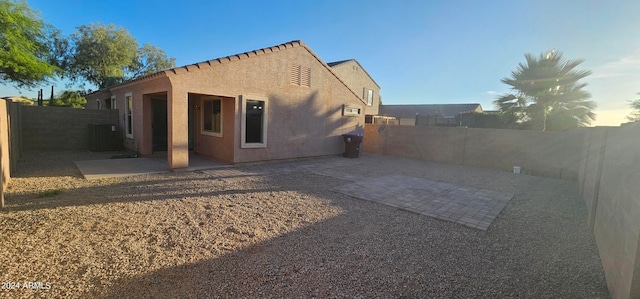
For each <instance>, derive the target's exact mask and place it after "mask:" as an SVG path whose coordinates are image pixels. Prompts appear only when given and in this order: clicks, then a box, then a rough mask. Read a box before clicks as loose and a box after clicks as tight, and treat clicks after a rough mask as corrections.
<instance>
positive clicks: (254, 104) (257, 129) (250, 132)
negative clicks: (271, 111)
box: [241, 96, 268, 148]
mask: <svg viewBox="0 0 640 299" xmlns="http://www.w3.org/2000/svg"><path fill="white" fill-rule="evenodd" d="M267 116H268V105H267V98H264V97H256V96H243V97H242V123H241V125H242V127H241V139H242V140H241V147H242V148H259V147H266V146H267V124H268V122H267Z"/></svg>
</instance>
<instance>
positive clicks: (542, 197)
mask: <svg viewBox="0 0 640 299" xmlns="http://www.w3.org/2000/svg"><path fill="white" fill-rule="evenodd" d="M111 154H113V153H89V152H84V151H65V152H52V153H47V152H29V153H25V155H24V157H23V158H22V159H21V162H20V169H19V173H18V175H17V177H15V178H13V181H12V183H11V184H10V186H9V190H8V193H7V194H5V197H6V204H7V208H5V209H4V210H2V211H0V244H2V245H1V246H2V250H0V276H2V277H1V280H2V281H3V282H20V283H22V282H42V283H47V282H48V283H49V284H50V286H51V287H50V289H48V290H30V289H13V290H7V289H2V290H0V297H11V298H20V297H25V298H26V297H29V298H31V297H47V298H51V297H55V298H62V297H65V298H216V297H222V298H237V297H259V298H263V297H276V298H281V297H294V298H310V297H319V298H326V297H339V298H342V297H349V298H380V297H411V298H416V297H419V298H609V294H608V291H607V288H606V284H605V279H604V274H603V270H602V266H601V263H600V259H599V257H598V253H597V249H596V246H595V242H594V240H593V236H592V235H591V233H590V232H589V230H588V228H587V225H586V209H585V207H584V203H583V202H582V201H581V200H580V199H579V196H578V194H577V190H578V188H577V184H576V183H575V182H569V181H561V180H555V179H546V178H539V177H532V176H527V175H514V174H511V173H508V172H501V171H495V170H486V169H479V168H471V167H463V166H454V165H443V164H435V163H426V162H419V161H415V160H408V159H401V158H392V157H380V156H364V157H361V158H360V159H357V160H350V159H344V158H341V157H329V158H319V159H309V160H301V161H296V162H282V163H271V164H263V165H253V166H241V167H235V168H232V169H233V172H229V173H235V174H236V175H227V176H225V177H217V176H214V175H212V174H211V173H212V172H207V171H196V172H176V173H167V174H155V175H145V176H137V177H130V178H117V179H103V180H97V181H87V180H84V179H83V178H82V177H81V175H80V172H79V171H78V170H77V169H76V167H75V166H74V164H73V162H72V161H73V160H83V159H103V158H106V157H109V155H111ZM340 161H349V163H350V164H352V163H358V164H353V165H345V166H337V163H339V162H340ZM323 164H331V165H335V167H333V168H332V172H334V173H336V172H338V173H340V172H341V173H345V174H353V175H357V176H360V177H380V176H383V175H389V174H398V175H405V176H411V177H417V178H424V179H429V180H434V181H441V182H448V183H452V184H458V185H462V186H470V187H476V188H483V189H489V190H495V191H501V192H511V193H514V194H515V196H514V198H513V199H511V201H510V202H509V203H508V204H507V206H506V207H505V208H504V209H503V210H502V212H501V213H500V214H499V215H498V217H497V218H496V219H495V220H494V222H493V223H492V224H491V226H490V227H489V229H488V230H487V231H481V230H476V229H472V228H468V227H465V226H462V225H460V224H456V223H452V222H446V221H441V220H437V219H433V218H430V217H426V216H421V215H417V214H414V213H410V212H407V211H402V210H398V209H396V208H392V207H389V206H385V205H381V204H376V203H372V202H369V201H365V200H359V199H354V198H351V197H348V196H346V195H342V194H340V193H336V192H334V191H332V189H334V188H336V187H338V186H341V185H344V184H347V183H349V182H348V181H345V180H341V179H338V178H336V177H331V176H326V175H319V174H314V173H313V172H309V171H304V169H305V166H307V165H311V166H313V165H323ZM270 169H280V170H282V169H288V170H291V171H271V172H269V170H270ZM242 173H247V174H251V173H271V174H270V175H246V176H245V175H241V174H242ZM237 174H240V175H237Z"/></svg>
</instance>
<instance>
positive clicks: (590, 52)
mask: <svg viewBox="0 0 640 299" xmlns="http://www.w3.org/2000/svg"><path fill="white" fill-rule="evenodd" d="M28 4H29V6H30V7H31V8H32V9H35V10H38V11H40V13H41V16H42V17H43V19H45V20H46V21H47V22H49V23H51V24H53V25H54V26H55V27H57V28H58V29H60V30H62V31H63V33H64V34H66V35H70V34H71V33H73V32H74V31H75V28H76V27H78V26H80V25H83V24H89V23H92V22H102V23H106V24H108V23H113V24H116V25H119V26H123V27H125V28H127V29H128V30H129V31H130V33H131V34H132V35H133V36H134V37H136V39H137V40H138V42H139V43H140V44H143V43H151V44H153V45H156V46H159V47H160V48H162V49H164V50H165V51H166V52H167V54H168V55H169V56H171V57H175V58H176V62H177V64H178V65H186V64H191V63H195V62H200V61H204V60H209V59H212V58H217V57H222V56H227V55H231V54H236V53H242V52H246V51H250V50H254V49H259V48H263V47H268V46H273V45H277V44H280V43H284V42H288V41H291V40H298V39H299V40H302V41H304V42H305V43H306V44H307V45H308V46H310V47H311V48H312V49H313V50H314V51H315V52H316V53H317V54H318V55H319V56H320V57H321V58H322V59H323V60H324V61H325V62H331V61H337V60H343V59H351V58H355V59H357V60H358V61H359V62H360V64H362V65H363V67H364V68H365V69H366V70H367V71H368V72H369V74H371V76H372V77H373V78H374V79H375V80H376V81H377V82H378V84H379V85H380V86H381V88H382V90H381V95H382V99H383V102H384V103H385V104H422V103H424V104H433V103H480V104H482V106H483V108H484V109H485V110H491V109H494V107H493V104H492V100H494V99H495V98H496V97H497V96H499V95H500V94H502V93H505V92H508V91H509V90H508V88H507V86H506V85H504V84H502V83H501V82H500V79H502V78H504V77H507V76H509V75H510V73H511V71H513V70H515V69H516V67H517V65H518V63H520V62H522V61H524V56H523V55H524V53H533V54H536V55H537V54H539V53H541V52H546V51H549V50H551V49H556V50H558V51H561V52H563V53H564V56H565V58H571V59H575V58H582V59H585V62H584V63H583V64H581V66H580V68H581V69H587V70H591V71H592V72H593V74H592V75H591V76H589V77H587V78H586V79H585V80H584V82H587V83H588V84H589V86H588V87H587V88H586V90H587V91H589V92H590V93H591V94H592V100H594V101H595V102H596V103H597V104H598V109H597V110H596V113H597V114H598V120H597V121H596V124H597V125H619V124H620V123H621V122H624V117H625V116H626V115H627V114H628V112H629V109H628V102H627V101H628V100H632V99H635V98H637V97H638V96H637V95H636V93H637V92H640V38H638V32H640V17H639V16H638V14H637V13H638V12H639V11H640V1H637V0H628V1H626V0H621V1H599V0H598V1H596V0H582V1H573V0H563V1H557V0H556V1H550V0H539V1H525V0H521V1H511V0H509V1H497V0H487V1H458V0H451V1H444V0H443V1H435V0H433V1H376V0H367V1H359V0H357V1H304V0H297V1H277V0H274V1H231V0H230V1H193V0H182V1H175V0H172V1H168V0H156V1H131V0H128V1H121V0H111V1H88V0H85V1H81V0H57V1H51V0H29V1H28ZM63 87H64V84H59V88H58V89H57V90H61V89H62V88H63ZM43 88H44V89H45V90H47V88H46V86H43ZM0 94H1V95H19V94H22V95H25V96H28V97H36V94H37V92H36V91H35V90H34V91H29V90H21V91H18V90H15V89H13V88H12V87H10V86H0ZM46 94H48V93H47V92H45V95H46Z"/></svg>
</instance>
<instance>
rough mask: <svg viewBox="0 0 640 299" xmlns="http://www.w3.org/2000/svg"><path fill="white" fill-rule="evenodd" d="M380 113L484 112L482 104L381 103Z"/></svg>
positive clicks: (454, 114)
mask: <svg viewBox="0 0 640 299" xmlns="http://www.w3.org/2000/svg"><path fill="white" fill-rule="evenodd" d="M379 109H380V112H379V113H378V114H380V115H386V116H393V117H397V118H414V117H416V115H422V116H425V115H439V116H456V115H459V114H460V113H468V112H482V105H480V104H425V105H380V108H379Z"/></svg>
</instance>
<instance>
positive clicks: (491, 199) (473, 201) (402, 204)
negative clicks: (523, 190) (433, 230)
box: [336, 175, 513, 230]
mask: <svg viewBox="0 0 640 299" xmlns="http://www.w3.org/2000/svg"><path fill="white" fill-rule="evenodd" d="M336 191H338V192H340V193H343V194H346V195H350V196H353V197H356V198H360V199H364V200H369V201H373V202H377V203H382V204H385V205H389V206H392V207H396V208H399V209H403V210H407V211H411V212H415V213H418V214H422V215H426V216H430V217H435V218H438V219H442V220H446V221H451V222H455V223H459V224H462V225H466V226H468V227H472V228H476V229H480V230H487V229H488V228H489V225H491V222H493V220H494V219H495V218H496V217H497V216H498V214H500V211H502V208H504V206H505V205H506V204H507V203H508V202H509V200H511V198H512V197H513V194H511V193H504V192H496V191H491V190H485V189H478V188H473V187H464V186H458V185H454V184H450V183H443V182H435V181H430V180H425V179H420V178H414V177H408V176H403V175H389V176H383V177H378V178H371V179H365V180H362V181H358V182H355V183H352V184H348V185H344V186H341V187H338V188H336Z"/></svg>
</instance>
